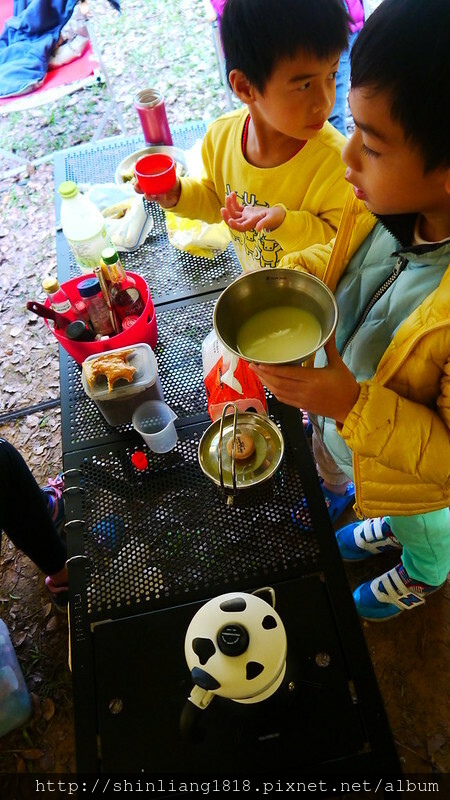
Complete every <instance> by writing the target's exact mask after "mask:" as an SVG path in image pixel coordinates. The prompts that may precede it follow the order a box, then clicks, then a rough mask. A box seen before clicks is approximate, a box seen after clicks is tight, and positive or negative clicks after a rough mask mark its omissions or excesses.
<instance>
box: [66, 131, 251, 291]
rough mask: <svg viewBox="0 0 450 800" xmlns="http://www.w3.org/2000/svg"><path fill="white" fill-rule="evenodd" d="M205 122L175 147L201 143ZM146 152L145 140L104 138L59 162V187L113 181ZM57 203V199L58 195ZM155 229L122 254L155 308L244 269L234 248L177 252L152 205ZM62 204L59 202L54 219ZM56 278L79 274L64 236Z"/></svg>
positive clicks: (177, 135) (178, 134) (221, 283)
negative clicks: (210, 253)
mask: <svg viewBox="0 0 450 800" xmlns="http://www.w3.org/2000/svg"><path fill="white" fill-rule="evenodd" d="M205 129H206V126H205V125H204V124H203V123H199V124H195V125H187V126H183V127H182V128H178V129H175V130H174V135H173V138H174V144H175V145H176V146H178V147H181V148H184V149H187V148H189V147H191V146H192V145H193V144H194V142H195V141H196V140H197V139H199V138H200V139H201V138H202V137H203V134H204V132H205ZM143 147H144V142H143V140H142V137H133V138H123V137H116V138H113V139H105V140H103V141H102V142H100V143H99V144H96V145H89V146H83V147H73V148H69V149H67V150H65V151H62V152H61V153H59V154H57V156H56V157H55V173H54V180H55V188H57V187H58V186H59V184H60V183H61V182H62V181H65V180H73V181H75V183H77V184H78V185H80V186H81V187H82V186H83V185H86V184H95V183H107V182H111V181H114V173H115V171H116V168H117V166H118V165H119V164H120V162H121V161H122V159H123V158H125V156H127V155H130V154H131V153H133V152H135V151H137V150H140V149H142V148H143ZM56 197H57V198H58V197H59V195H58V194H56ZM149 207H150V210H151V214H152V217H153V228H152V230H151V231H150V232H149V234H148V236H147V239H146V241H145V242H144V244H143V245H142V246H140V247H139V248H138V249H137V250H136V251H135V252H133V253H126V252H125V253H121V254H120V255H121V259H122V260H123V264H124V267H125V269H127V270H130V271H131V272H137V273H138V274H139V275H142V277H143V278H144V279H145V280H146V281H147V284H148V286H149V289H150V293H151V295H152V299H153V303H154V304H155V305H156V304H157V303H159V302H165V301H167V300H168V299H173V298H174V297H175V296H176V297H183V296H187V295H194V294H198V293H200V292H202V291H203V292H205V291H213V290H215V289H223V288H224V287H225V286H226V285H227V284H228V283H229V282H230V280H232V279H233V278H235V277H237V276H238V275H239V274H240V272H241V268H240V265H239V262H238V259H237V257H236V255H235V252H234V248H233V246H232V245H231V244H230V245H228V247H227V249H226V250H225V251H224V252H221V253H218V254H217V255H216V256H215V257H214V258H205V257H198V256H192V255H190V254H189V253H187V252H185V251H182V250H178V249H176V248H175V247H173V246H172V245H171V244H170V242H169V240H168V238H167V230H166V222H165V216H164V212H163V211H162V209H161V208H160V207H159V205H158V204H157V203H149ZM59 209H60V201H59V200H58V199H57V200H56V217H57V219H58V217H59ZM56 247H57V260H58V277H59V280H60V282H62V281H66V280H69V278H75V277H77V276H78V275H81V273H80V270H79V268H78V266H77V265H76V263H75V259H74V257H73V255H72V253H71V252H70V249H69V246H68V244H67V241H66V239H65V237H64V234H63V233H62V232H61V231H57V235H56Z"/></svg>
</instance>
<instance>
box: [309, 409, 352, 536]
mask: <svg viewBox="0 0 450 800" xmlns="http://www.w3.org/2000/svg"><path fill="white" fill-rule="evenodd" d="M310 421H311V425H312V448H313V453H314V458H315V460H316V464H317V470H318V472H319V475H320V477H321V478H322V492H323V495H324V498H325V503H326V506H327V508H328V513H329V515H330V519H331V521H332V522H335V521H336V520H337V519H338V518H339V517H340V515H341V514H342V512H343V511H344V510H345V509H346V508H347V506H348V505H350V503H352V502H353V500H354V497H355V487H354V485H353V483H352V482H351V481H350V480H349V478H348V476H347V475H345V473H344V472H342V470H341V469H340V468H339V467H338V466H337V464H336V462H335V461H334V459H333V457H332V456H331V454H330V453H329V451H328V450H327V448H326V447H325V445H324V442H323V439H322V435H321V432H320V428H319V426H318V424H317V418H316V417H314V415H312V414H311V416H310Z"/></svg>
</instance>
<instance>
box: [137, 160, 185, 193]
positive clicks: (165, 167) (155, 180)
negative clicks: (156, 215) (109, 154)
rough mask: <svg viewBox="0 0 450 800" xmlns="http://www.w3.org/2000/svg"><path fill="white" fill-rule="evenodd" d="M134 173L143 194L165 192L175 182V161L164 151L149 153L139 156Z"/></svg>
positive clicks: (171, 187)
mask: <svg viewBox="0 0 450 800" xmlns="http://www.w3.org/2000/svg"><path fill="white" fill-rule="evenodd" d="M134 174H135V176H136V180H137V182H138V184H139V188H140V189H141V191H142V192H144V193H145V194H165V193H166V192H168V191H170V189H173V187H174V186H175V184H176V182H177V174H176V169H175V161H174V160H173V158H171V157H170V156H168V155H166V154H165V153H150V154H149V155H148V156H143V157H142V158H140V159H139V161H138V162H137V163H136V166H135V169H134Z"/></svg>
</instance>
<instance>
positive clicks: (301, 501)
mask: <svg viewBox="0 0 450 800" xmlns="http://www.w3.org/2000/svg"><path fill="white" fill-rule="evenodd" d="M208 423H209V421H208V422H205V423H203V424H199V425H190V426H186V427H183V428H179V429H178V442H177V444H176V446H175V448H174V449H173V450H172V451H171V452H170V453H166V454H163V455H158V454H154V453H152V452H151V451H148V450H145V452H146V455H147V458H148V469H146V470H145V471H142V472H139V471H138V470H136V468H135V467H134V466H133V464H132V462H131V456H132V455H133V453H134V452H135V450H136V449H138V448H139V449H141V443H140V442H137V441H135V440H134V439H128V440H127V441H125V440H124V441H122V442H117V443H115V444H113V445H111V446H109V447H98V448H93V449H91V450H90V451H89V452H88V453H87V452H86V451H85V452H83V451H80V452H79V453H77V454H75V453H74V454H71V455H70V456H67V457H66V459H65V467H66V469H69V470H70V469H78V470H80V473H76V472H75V473H70V472H69V473H68V477H67V479H66V484H67V485H68V486H70V487H72V488H71V490H70V492H69V498H70V502H69V507H70V509H71V511H72V513H73V516H74V519H82V520H84V523H83V525H81V524H80V525H77V524H76V523H75V525H74V526H73V529H74V530H75V531H77V529H78V527H79V528H80V529H82V531H81V533H82V535H83V544H82V546H81V552H82V553H83V554H85V555H86V556H87V561H86V565H87V604H88V613H89V616H90V618H92V619H93V620H95V619H104V618H110V617H117V616H119V617H120V616H123V615H124V614H125V615H129V614H130V613H131V612H133V611H137V610H140V609H142V608H145V607H147V608H155V607H156V608H158V607H161V606H166V605H168V604H169V603H170V604H173V603H180V602H187V601H188V600H189V599H192V598H196V597H199V596H200V597H202V596H203V597H204V596H207V595H208V594H214V593H220V591H223V590H224V589H225V588H227V590H231V589H232V588H235V587H236V586H237V585H241V586H242V585H243V584H247V583H255V581H256V582H260V583H261V582H262V583H264V582H265V580H266V578H267V575H269V574H270V575H271V576H272V577H275V576H278V577H279V578H285V577H289V576H290V575H293V574H299V573H300V574H302V573H310V572H314V571H317V569H318V566H319V562H320V559H319V552H320V548H319V542H318V538H317V534H316V533H315V531H314V528H313V525H312V521H311V515H310V511H309V508H308V504H307V501H306V497H305V492H304V489H303V486H302V482H301V478H300V474H299V473H298V471H297V469H296V467H295V462H294V459H293V453H292V449H291V448H290V445H289V440H287V446H286V451H285V455H284V458H283V462H282V465H281V468H280V470H279V471H278V472H277V474H276V476H275V477H274V478H273V479H272V480H270V481H269V482H268V483H266V484H262V485H261V487H259V488H254V489H247V490H241V492H240V494H238V495H237V496H236V499H235V501H234V503H233V504H232V505H231V506H230V505H227V502H226V498H225V497H224V495H223V494H222V492H221V490H220V488H219V487H217V486H216V485H215V484H213V483H212V481H211V480H210V479H209V478H207V477H206V476H205V475H204V474H203V472H202V470H201V468H200V466H199V462H198V444H199V440H200V437H201V435H202V433H203V432H204V430H205V429H206V427H207V425H208ZM300 424H301V423H300ZM79 487H80V488H81V491H80V493H79V496H78V494H77V489H78V488H79ZM71 528H72V526H71V525H69V539H70V536H71V534H70V530H71ZM81 533H80V531H78V532H77V533H75V534H74V535H75V536H76V537H77V540H78V544H77V545H76V546H75V547H74V550H77V548H79V547H80V545H81V540H79V539H78V537H79V536H80V535H81Z"/></svg>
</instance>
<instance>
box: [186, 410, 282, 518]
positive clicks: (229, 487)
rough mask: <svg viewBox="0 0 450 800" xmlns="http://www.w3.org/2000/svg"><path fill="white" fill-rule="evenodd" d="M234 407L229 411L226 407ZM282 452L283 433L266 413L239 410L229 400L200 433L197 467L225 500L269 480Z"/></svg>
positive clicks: (230, 500)
mask: <svg viewBox="0 0 450 800" xmlns="http://www.w3.org/2000/svg"><path fill="white" fill-rule="evenodd" d="M230 409H233V413H232V414H227V411H229V410H230ZM283 454H284V441H283V436H282V433H281V431H280V429H279V428H278V426H277V425H276V424H275V423H274V422H272V420H271V419H269V417H267V416H266V415H263V414H256V413H252V412H249V411H245V412H242V413H239V412H238V409H237V406H235V404H234V403H228V404H227V405H226V406H225V408H224V409H223V411H222V416H221V418H220V419H217V420H216V421H215V422H213V424H212V425H210V426H209V428H207V430H206V431H205V433H204V434H203V436H202V438H201V440H200V442H199V447H198V459H199V463H200V467H201V468H202V470H203V472H204V473H205V475H207V476H208V478H210V479H211V480H212V481H213V483H215V484H216V485H217V486H220V488H221V489H222V491H223V492H224V494H225V496H226V499H227V503H228V504H229V505H230V504H231V503H233V501H234V498H235V497H236V495H237V494H239V493H240V492H241V491H243V490H246V492H247V491H248V490H249V489H251V488H255V487H258V486H259V484H261V483H264V482H265V481H268V480H269V479H270V478H271V477H272V476H273V475H274V473H275V472H276V470H277V469H278V467H279V465H280V463H281V460H282V458H283Z"/></svg>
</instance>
